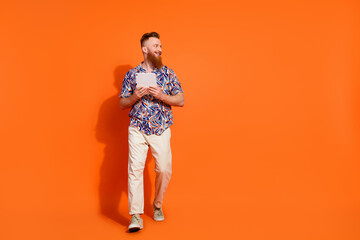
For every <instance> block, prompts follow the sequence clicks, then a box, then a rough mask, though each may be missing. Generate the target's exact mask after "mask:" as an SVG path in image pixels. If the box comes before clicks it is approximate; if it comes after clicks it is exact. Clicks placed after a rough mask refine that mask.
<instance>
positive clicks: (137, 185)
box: [128, 127, 149, 215]
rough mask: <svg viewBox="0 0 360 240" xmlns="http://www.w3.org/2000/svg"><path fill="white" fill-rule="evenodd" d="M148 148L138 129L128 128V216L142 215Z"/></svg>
mask: <svg viewBox="0 0 360 240" xmlns="http://www.w3.org/2000/svg"><path fill="white" fill-rule="evenodd" d="M148 148H149V146H148V143H147V142H146V139H145V138H144V136H143V134H142V133H141V132H140V131H139V130H138V129H136V128H134V127H129V161H128V198H129V214H130V215H133V214H143V213H144V183H143V172H144V168H145V161H146V156H147V151H148Z"/></svg>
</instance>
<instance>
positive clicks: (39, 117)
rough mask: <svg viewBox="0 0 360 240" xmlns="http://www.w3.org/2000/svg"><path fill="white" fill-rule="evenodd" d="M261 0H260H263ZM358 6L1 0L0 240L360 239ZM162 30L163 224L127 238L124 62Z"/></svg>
mask: <svg viewBox="0 0 360 240" xmlns="http://www.w3.org/2000/svg"><path fill="white" fill-rule="evenodd" d="M250 2H251V3H250ZM359 10H360V6H359V4H358V2H357V1H343V0H341V1H340V0H338V1H280V0H274V1H230V0H224V1H195V2H194V1H181V2H180V1H178V2H171V1H170V2H169V1H165V0H164V1H135V3H131V2H130V1H119V0H117V1H116V0H102V1H95V0H94V1H80V0H78V1H73V0H72V1H70V0H68V1H56V0H52V1H46V0H42V1H40V0H35V1H24V0H22V1H1V3H0V29H1V38H0V79H1V88H0V91H1V93H0V98H1V99H0V104H1V114H2V115H1V122H0V129H1V156H0V159H1V168H0V171H1V172H0V187H1V189H0V190H1V197H0V216H1V218H0V219H1V220H0V239H4V240H5V239H6V240H8V239H9V240H10V239H54V240H55V239H88V240H90V239H220V238H228V239H277V240H279V239H292V240H294V239H327V240H328V239H347V240H352V239H360V195H359V190H360V186H359V184H360V181H359V180H360V174H359V173H360V172H359V170H360V164H359V159H360V158H359V157H360V152H359V143H360V125H359V123H360V111H359V110H360V83H359V79H360V73H359V67H360V66H359V65H360V64H359V63H360V61H359V60H360V58H359V57H360V54H359V53H360V48H359V45H360V44H359V43H360V11H359ZM149 31H157V32H159V33H160V35H161V40H162V45H163V58H164V62H165V64H166V65H168V66H169V67H171V68H172V69H173V70H174V71H175V72H176V74H177V75H178V77H179V80H180V82H181V83H182V86H183V89H184V91H185V99H186V100H185V107H184V108H174V111H173V112H174V118H175V124H174V125H173V127H172V136H173V137H172V148H173V176H172V180H171V182H170V185H169V189H168V192H167V194H166V197H165V204H164V212H165V217H166V221H165V222H162V223H155V222H153V221H152V220H151V214H152V211H151V201H152V196H153V194H154V189H153V184H154V172H153V168H154V162H153V160H152V159H151V157H150V155H149V161H148V163H147V168H146V170H145V181H146V183H145V197H146V203H145V208H146V210H145V215H144V225H145V228H144V229H143V230H142V231H140V232H137V233H134V234H129V233H126V227H127V224H128V220H129V216H128V208H127V182H126V181H127V176H126V174H127V169H126V167H127V139H126V138H127V132H126V131H127V125H128V122H129V118H128V117H127V114H128V111H121V110H120V108H119V99H118V94H119V89H120V87H121V83H122V79H123V76H124V74H125V73H126V71H128V70H129V69H130V68H132V67H134V66H136V65H138V64H139V63H140V61H142V54H141V50H140V43H139V39H140V37H141V35H142V34H143V33H145V32H149Z"/></svg>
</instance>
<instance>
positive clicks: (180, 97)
mask: <svg viewBox="0 0 360 240" xmlns="http://www.w3.org/2000/svg"><path fill="white" fill-rule="evenodd" d="M162 101H163V102H164V103H166V104H168V105H170V106H177V107H183V106H184V104H185V98H184V93H178V94H176V95H173V96H171V95H167V94H164V97H163V99H162Z"/></svg>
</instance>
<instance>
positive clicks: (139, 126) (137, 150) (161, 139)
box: [119, 32, 184, 232]
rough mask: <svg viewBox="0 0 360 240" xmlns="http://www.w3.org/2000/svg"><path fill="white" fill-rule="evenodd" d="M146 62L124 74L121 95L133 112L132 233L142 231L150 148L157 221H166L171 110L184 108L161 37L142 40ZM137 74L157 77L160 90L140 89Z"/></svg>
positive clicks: (150, 35) (154, 35)
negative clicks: (145, 170) (173, 107)
mask: <svg viewBox="0 0 360 240" xmlns="http://www.w3.org/2000/svg"><path fill="white" fill-rule="evenodd" d="M140 42H141V49H142V52H143V55H144V61H143V62H141V63H140V64H139V65H138V66H136V67H135V68H133V69H131V70H130V71H128V72H127V73H126V74H125V77H124V81H123V85H122V90H121V93H120V96H119V97H120V107H121V108H122V109H126V108H130V107H131V111H130V114H129V116H130V118H131V120H130V126H129V162H128V196H129V214H130V215H132V218H131V221H130V225H129V227H128V229H129V231H130V232H135V231H138V230H140V229H142V228H143V220H142V219H141V217H140V214H143V213H144V187H143V171H144V167H145V161H146V156H147V151H148V148H149V146H150V148H151V153H152V155H153V157H154V160H155V172H156V179H155V198H154V202H153V210H154V220H155V221H163V220H164V219H165V218H164V215H163V212H162V204H163V199H164V195H165V192H166V189H167V186H168V184H169V181H170V177H171V171H172V170H171V149H170V137H171V132H170V128H169V127H170V126H171V125H172V124H173V116H172V112H171V106H179V107H182V106H184V93H183V90H182V88H181V85H180V82H179V81H178V79H177V77H176V75H175V72H174V71H173V70H171V69H170V68H168V67H167V66H165V65H163V64H162V58H161V54H162V51H161V42H160V35H159V34H158V33H156V32H151V33H145V34H144V35H143V36H142V37H141V40H140ZM136 73H155V74H156V83H157V86H156V87H154V86H151V87H148V88H145V87H137V84H136Z"/></svg>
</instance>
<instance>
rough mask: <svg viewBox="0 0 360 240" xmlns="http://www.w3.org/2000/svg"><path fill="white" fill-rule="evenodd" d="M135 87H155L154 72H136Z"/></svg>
mask: <svg viewBox="0 0 360 240" xmlns="http://www.w3.org/2000/svg"><path fill="white" fill-rule="evenodd" d="M136 83H137V87H157V84H156V74H155V73H136Z"/></svg>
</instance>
